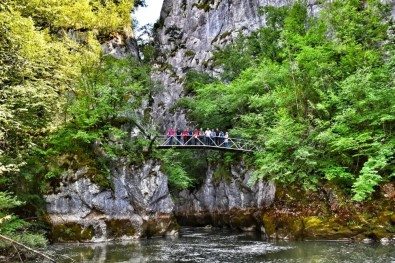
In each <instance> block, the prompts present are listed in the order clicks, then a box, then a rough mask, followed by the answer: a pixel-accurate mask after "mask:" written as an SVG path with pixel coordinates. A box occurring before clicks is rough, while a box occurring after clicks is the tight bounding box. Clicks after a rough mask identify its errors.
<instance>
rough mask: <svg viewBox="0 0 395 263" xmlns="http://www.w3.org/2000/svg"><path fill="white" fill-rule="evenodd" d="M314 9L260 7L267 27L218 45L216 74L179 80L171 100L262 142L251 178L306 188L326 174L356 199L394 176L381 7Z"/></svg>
mask: <svg viewBox="0 0 395 263" xmlns="http://www.w3.org/2000/svg"><path fill="white" fill-rule="evenodd" d="M322 8H323V10H322V13H321V14H320V16H319V17H309V16H308V15H307V9H306V6H304V4H303V3H302V2H296V3H295V4H293V5H292V6H287V7H280V8H274V7H267V8H264V9H262V12H263V13H265V14H266V15H267V21H268V23H267V27H265V28H262V29H259V30H258V31H256V32H254V33H252V35H251V36H247V37H243V36H240V37H239V38H238V39H237V40H236V41H235V42H234V43H233V44H231V45H228V46H227V47H226V48H225V49H223V50H220V49H218V50H217V52H216V53H215V54H214V63H213V66H214V67H220V68H222V69H223V74H222V76H221V79H219V80H215V81H211V82H210V83H208V84H207V82H205V81H199V78H196V77H194V78H193V81H187V84H186V87H187V90H190V91H193V93H192V94H195V95H194V96H193V97H191V98H189V99H184V100H183V101H182V103H181V104H180V105H179V106H182V107H184V108H187V109H190V110H191V111H192V112H193V116H192V117H193V118H194V120H195V121H197V122H198V123H200V125H203V126H204V127H224V128H226V129H231V134H238V135H240V136H243V137H246V138H250V139H254V140H256V142H257V144H260V145H261V146H262V147H264V149H265V151H264V152H260V153H257V154H256V156H255V167H256V169H257V170H256V172H255V175H254V178H253V179H254V180H257V179H259V178H265V179H269V180H275V181H278V182H281V183H282V184H289V183H297V184H299V185H302V186H304V187H305V188H308V189H316V187H317V186H318V185H320V184H321V183H325V182H326V181H331V182H334V183H336V184H339V185H341V186H342V188H343V190H344V192H345V193H348V194H352V195H353V199H354V200H356V201H361V200H364V199H366V198H369V197H370V196H371V194H372V193H373V192H374V191H375V187H376V186H377V185H379V184H380V183H382V182H386V181H393V178H394V175H395V173H394V165H395V163H394V147H395V137H394V128H395V101H394V99H393V98H395V89H394V84H395V83H394V82H393V79H394V73H393V72H394V62H393V61H394V59H395V52H394V51H395V50H394V41H395V40H394V38H393V28H392V22H391V20H389V15H390V9H389V7H388V6H386V5H383V4H381V3H380V1H367V3H365V2H361V1H347V2H346V3H344V2H343V1H334V2H332V3H325V4H322ZM388 33H390V34H388ZM202 79H205V78H204V77H203V75H202ZM196 80H197V81H196Z"/></svg>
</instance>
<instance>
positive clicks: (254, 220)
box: [175, 163, 275, 231]
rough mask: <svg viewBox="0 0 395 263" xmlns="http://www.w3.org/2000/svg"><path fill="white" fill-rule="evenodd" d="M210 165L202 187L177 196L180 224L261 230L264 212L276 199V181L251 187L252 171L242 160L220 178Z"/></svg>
mask: <svg viewBox="0 0 395 263" xmlns="http://www.w3.org/2000/svg"><path fill="white" fill-rule="evenodd" d="M215 168H216V167H210V168H209V169H208V171H207V174H206V177H205V180H204V182H203V184H202V186H201V187H200V188H199V189H198V190H194V191H188V190H184V191H182V192H180V193H179V195H178V196H177V198H176V201H175V202H176V207H175V214H176V217H177V219H178V222H179V223H180V224H184V225H194V226H206V225H214V226H228V227H231V228H235V229H240V230H244V231H254V230H257V228H258V229H259V227H260V224H261V219H260V214H261V211H262V210H264V209H265V208H267V207H269V206H270V205H271V204H272V203H273V200H274V194H275V187H274V184H273V183H267V182H263V181H259V182H257V183H256V184H254V185H252V186H250V185H249V180H250V178H251V175H252V171H251V170H247V169H246V168H245V166H244V165H243V164H242V163H240V164H237V165H234V166H231V169H230V174H229V175H226V177H219V178H216V177H217V176H218V175H215Z"/></svg>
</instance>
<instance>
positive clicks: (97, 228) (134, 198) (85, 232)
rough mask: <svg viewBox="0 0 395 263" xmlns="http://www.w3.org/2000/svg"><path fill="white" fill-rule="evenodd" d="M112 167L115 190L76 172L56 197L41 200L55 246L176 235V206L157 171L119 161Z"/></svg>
mask: <svg viewBox="0 0 395 263" xmlns="http://www.w3.org/2000/svg"><path fill="white" fill-rule="evenodd" d="M113 167H114V168H113V169H112V170H111V172H112V184H113V189H101V188H99V187H98V186H97V185H96V184H94V183H93V182H91V180H90V179H87V175H86V173H87V170H86V169H80V170H78V171H77V172H76V173H72V172H70V173H66V174H64V175H63V180H62V182H59V186H58V187H57V188H56V189H55V193H53V194H50V195H47V196H46V197H45V200H46V202H47V213H48V216H47V218H48V221H49V223H50V225H51V226H52V238H53V240H54V241H55V242H67V241H104V240H113V239H133V238H139V237H142V236H152V235H165V234H175V232H176V226H177V224H176V223H175V221H174V217H173V209H174V203H173V201H172V199H171V198H170V195H169V191H168V187H167V177H166V175H165V174H163V173H162V172H161V171H160V170H159V169H160V165H159V164H158V163H156V162H154V161H148V162H146V163H145V164H144V165H142V166H141V167H134V166H132V165H129V164H128V163H127V162H126V161H124V160H117V161H114V165H113Z"/></svg>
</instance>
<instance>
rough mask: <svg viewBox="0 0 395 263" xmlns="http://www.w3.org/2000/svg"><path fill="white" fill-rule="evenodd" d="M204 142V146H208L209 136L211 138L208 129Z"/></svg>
mask: <svg viewBox="0 0 395 263" xmlns="http://www.w3.org/2000/svg"><path fill="white" fill-rule="evenodd" d="M205 135H206V137H205V140H204V142H205V143H206V145H210V136H211V131H210V129H209V128H207V130H206V132H205Z"/></svg>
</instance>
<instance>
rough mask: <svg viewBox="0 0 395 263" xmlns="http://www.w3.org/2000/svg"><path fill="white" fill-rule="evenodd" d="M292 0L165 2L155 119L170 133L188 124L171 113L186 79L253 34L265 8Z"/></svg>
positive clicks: (159, 35)
mask: <svg viewBox="0 0 395 263" xmlns="http://www.w3.org/2000/svg"><path fill="white" fill-rule="evenodd" d="M291 2H293V1H292V0H240V1H235V0H183V1H174V0H164V3H163V6H162V11H161V16H160V20H159V25H160V26H161V27H160V28H159V29H158V31H157V34H156V44H157V46H158V47H159V48H160V54H161V56H160V57H159V62H160V65H158V67H157V71H156V72H155V73H154V74H153V79H154V80H156V81H157V82H158V83H160V84H161V85H162V88H163V91H162V92H160V93H158V94H157V95H156V96H155V97H154V105H153V111H152V112H153V118H154V119H155V120H156V121H157V122H158V123H159V124H160V125H161V127H160V128H161V129H162V130H163V131H164V130H166V129H168V128H169V127H170V126H173V127H176V126H179V127H185V126H186V125H187V124H188V123H187V120H186V119H185V116H184V114H183V113H182V112H173V111H171V112H170V111H169V109H171V107H172V106H173V105H174V103H175V102H176V101H177V100H178V99H180V98H181V97H183V87H182V82H183V80H182V78H183V77H184V76H185V74H186V72H187V71H188V70H190V69H194V70H198V71H205V72H211V74H213V75H217V74H218V73H219V72H215V71H211V70H210V69H209V67H208V65H209V64H210V58H211V57H212V54H213V51H214V50H215V48H216V47H223V46H225V45H226V44H228V43H230V42H231V41H232V40H233V39H235V38H236V37H237V36H238V35H239V34H240V33H241V34H243V35H248V34H249V33H251V32H252V31H255V30H257V29H258V28H259V27H261V26H263V25H264V24H265V17H264V15H262V14H261V13H260V11H259V10H260V8H261V7H263V6H267V5H271V6H283V5H287V4H290V3H291ZM308 3H309V7H310V12H311V13H315V12H317V7H316V0H309V1H308Z"/></svg>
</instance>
